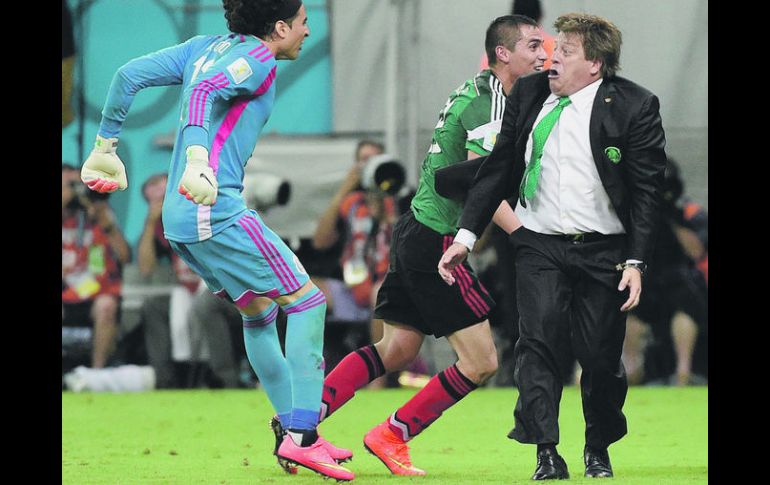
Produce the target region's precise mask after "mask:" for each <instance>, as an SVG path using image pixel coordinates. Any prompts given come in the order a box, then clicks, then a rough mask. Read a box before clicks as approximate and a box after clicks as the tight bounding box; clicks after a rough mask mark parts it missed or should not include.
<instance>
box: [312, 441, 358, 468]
mask: <svg viewBox="0 0 770 485" xmlns="http://www.w3.org/2000/svg"><path fill="white" fill-rule="evenodd" d="M318 441H321V444H322V445H323V447H324V448H326V451H327V452H328V453H329V456H331V457H332V458H333V459H334V461H336V462H337V463H345V462H346V461H350V460H351V459H353V452H352V451H350V450H347V449H345V448H337V447H336V446H334V445H333V444H331V443H329V442H328V441H326V440H325V439H323V438H321V437H320V436H319V437H318Z"/></svg>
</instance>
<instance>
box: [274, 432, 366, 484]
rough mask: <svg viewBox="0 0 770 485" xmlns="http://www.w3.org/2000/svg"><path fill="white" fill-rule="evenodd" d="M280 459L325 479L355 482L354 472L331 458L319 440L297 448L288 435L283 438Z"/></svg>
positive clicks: (322, 441)
mask: <svg viewBox="0 0 770 485" xmlns="http://www.w3.org/2000/svg"><path fill="white" fill-rule="evenodd" d="M277 456H278V459H279V460H281V459H283V460H285V461H287V462H289V463H292V464H294V465H299V466H301V467H304V468H307V469H308V470H312V471H314V472H316V473H318V474H321V475H323V476H325V477H329V478H335V479H337V481H348V480H353V478H354V477H355V475H353V472H351V471H350V470H348V469H347V468H345V467H344V466H342V465H340V464H339V463H337V462H336V461H334V458H332V457H331V456H329V452H328V451H327V450H326V447H325V446H324V440H323V439H322V438H318V439H317V440H316V442H315V443H313V444H312V445H310V446H297V444H296V443H294V440H293V439H291V436H289V435H288V434H287V435H286V436H285V437H284V438H283V442H282V443H281V446H280V447H279V448H278V454H277Z"/></svg>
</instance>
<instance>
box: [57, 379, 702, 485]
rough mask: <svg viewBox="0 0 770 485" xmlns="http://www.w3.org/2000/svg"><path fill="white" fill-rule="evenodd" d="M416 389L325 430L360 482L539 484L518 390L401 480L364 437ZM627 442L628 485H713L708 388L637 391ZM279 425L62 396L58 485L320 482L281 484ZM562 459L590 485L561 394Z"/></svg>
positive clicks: (150, 399) (191, 407)
mask: <svg viewBox="0 0 770 485" xmlns="http://www.w3.org/2000/svg"><path fill="white" fill-rule="evenodd" d="M414 393H415V391H414V390H409V389H385V390H366V391H360V392H359V393H358V394H357V395H356V397H355V398H354V399H353V400H352V401H351V402H350V403H348V404H347V405H346V406H344V407H343V408H342V409H340V410H339V411H338V412H337V413H336V414H334V415H333V416H332V417H331V418H329V420H328V421H326V422H324V423H323V424H322V425H321V427H320V431H321V432H322V434H323V435H324V437H326V438H327V439H329V440H330V441H332V442H334V443H335V444H336V445H338V446H344V447H347V448H350V449H351V450H352V451H353V453H354V457H353V461H352V462H351V463H349V464H348V466H349V468H350V469H351V470H352V471H353V472H354V473H355V474H356V479H355V482H358V483H367V484H370V483H371V484H389V485H394V484H396V483H412V482H417V483H421V484H423V483H424V484H466V483H467V484H472V483H474V484H487V483H500V484H511V483H522V484H524V483H532V482H531V480H529V477H530V476H531V475H532V472H533V471H534V468H535V452H534V446H532V445H522V444H519V443H518V442H516V441H513V440H510V439H508V438H507V437H506V434H507V433H508V431H509V430H510V428H511V426H512V424H513V405H514V403H515V399H516V390H515V389H513V388H496V389H481V390H479V391H476V392H474V393H473V394H471V395H470V396H469V397H467V398H466V399H463V400H462V401H460V402H459V403H458V404H457V405H456V406H454V407H453V408H451V409H449V410H448V411H447V412H446V413H444V416H443V417H442V418H441V419H439V420H438V421H436V422H435V423H434V424H433V425H432V426H431V427H430V428H429V429H428V430H426V431H425V432H424V433H423V434H421V435H420V436H418V437H417V438H415V439H414V441H412V442H411V450H412V461H413V462H414V464H415V465H416V466H418V467H420V468H423V469H425V470H426V471H427V472H428V475H427V476H425V477H413V478H406V477H394V476H392V475H390V473H389V472H388V471H387V469H386V468H385V467H384V466H383V465H382V464H381V463H380V461H379V460H377V459H376V458H374V457H373V456H371V455H369V454H368V453H367V452H366V451H365V450H364V449H363V445H362V441H361V440H362V438H363V435H364V434H365V433H366V432H367V431H368V430H369V429H370V428H371V427H373V426H374V425H376V424H377V423H378V422H380V421H382V420H384V419H385V418H386V417H387V416H388V415H389V414H390V413H392V412H393V411H394V410H395V409H397V408H398V407H399V406H400V405H401V404H402V403H404V402H405V401H406V400H407V399H408V398H409V397H410V396H412V395H413V394H414ZM624 411H625V413H626V416H627V418H628V423H629V434H628V435H627V436H626V437H624V438H623V439H622V440H620V441H619V442H617V443H615V444H614V445H612V446H611V447H610V455H611V457H612V463H613V468H614V471H615V477H616V478H615V480H614V481H613V482H616V483H623V484H662V483H677V484H687V483H698V484H703V483H707V481H708V388H707V387H690V388H682V389H678V388H644V387H635V388H631V389H630V390H629V393H628V398H627V400H626V404H625V407H624ZM271 415H272V411H271V408H270V404H269V403H268V401H267V397H266V395H265V394H264V392H262V391H254V390H217V391H210V390H195V391H156V392H150V393H140V394H73V393H70V392H64V393H62V484H77V485H81V484H83V485H85V484H100V485H101V484H142V485H144V484H148V485H149V484H185V485H187V484H246V483H249V484H251V483H272V484H276V485H281V484H285V485H301V484H306V483H315V484H318V483H334V482H322V481H321V477H319V476H318V475H316V474H314V473H311V472H310V471H307V470H304V469H300V472H299V474H298V475H294V476H290V475H287V474H285V473H284V472H283V471H282V470H281V469H280V468H279V467H278V465H276V463H275V459H274V457H273V456H272V453H271V452H272V447H273V435H272V432H271V431H270V429H269V427H268V420H269V418H270V416H271ZM560 423H561V444H560V445H559V452H560V453H561V455H562V456H564V459H565V460H566V461H567V465H568V466H569V470H570V474H571V477H572V478H571V483H572V482H575V483H593V484H595V483H596V482H595V480H593V481H591V480H589V479H585V478H583V464H582V449H583V429H584V423H583V415H582V411H581V406H580V393H579V391H578V389H576V388H575V387H567V388H565V390H564V395H563V398H562V406H561V418H560Z"/></svg>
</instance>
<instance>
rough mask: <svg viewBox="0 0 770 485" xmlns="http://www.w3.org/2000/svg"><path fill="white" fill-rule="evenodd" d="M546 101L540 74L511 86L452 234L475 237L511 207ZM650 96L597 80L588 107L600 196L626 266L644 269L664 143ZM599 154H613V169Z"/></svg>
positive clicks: (631, 86)
mask: <svg viewBox="0 0 770 485" xmlns="http://www.w3.org/2000/svg"><path fill="white" fill-rule="evenodd" d="M550 94H551V90H550V88H549V85H548V73H547V72H542V73H536V74H532V75H529V76H525V77H523V78H520V79H519V80H517V81H516V84H515V85H514V88H513V90H512V91H511V94H510V95H509V96H508V99H507V101H506V105H505V113H504V115H503V121H502V128H501V131H500V134H499V135H498V137H497V142H496V143H495V146H494V148H493V150H492V152H491V153H490V154H489V155H488V156H487V157H486V160H484V162H483V163H482V164H481V166H480V167H479V169H478V171H477V172H476V176H475V178H474V180H473V185H472V187H471V189H470V191H469V192H468V196H467V198H466V201H465V208H464V210H463V214H462V217H461V218H460V224H459V226H460V227H462V228H466V229H469V230H470V231H472V232H473V233H474V234H477V235H479V234H481V232H482V231H483V230H484V227H485V226H486V225H487V224H488V223H489V221H490V219H491V218H492V215H493V214H494V212H495V210H496V209H497V206H498V205H500V202H501V201H502V200H503V199H511V200H517V199H518V196H519V184H520V183H521V179H522V176H523V175H524V168H525V163H524V150H525V148H526V145H527V138H528V137H529V134H530V132H531V131H532V129H533V124H534V122H535V119H536V118H537V115H538V113H539V111H540V109H541V108H542V107H543V102H544V101H545V100H546V98H548V96H549V95H550ZM659 107H660V103H659V102H658V98H657V96H655V95H654V94H652V93H651V92H650V91H648V90H647V89H645V88H643V87H641V86H639V85H638V84H635V83H633V82H631V81H629V80H628V79H624V78H621V77H617V76H615V77H612V78H609V79H604V81H603V82H602V84H601V85H600V86H599V90H598V92H597V93H596V98H595V99H594V104H593V111H592V113H591V122H590V128H589V131H590V135H589V136H590V138H591V140H590V142H591V151H592V153H593V158H594V163H596V168H597V170H598V172H599V177H600V179H601V181H602V184H603V185H604V189H605V190H606V191H607V194H608V195H609V198H610V201H611V202H612V205H613V207H614V208H615V212H616V213H617V215H618V217H619V218H620V221H621V223H622V224H623V227H624V228H625V230H626V234H627V236H628V239H627V254H626V258H627V259H639V260H642V261H645V262H647V261H649V256H650V253H651V249H652V243H653V235H654V229H655V226H656V223H657V221H658V218H659V212H660V211H659V207H660V202H661V193H662V187H663V180H664V172H665V169H666V153H665V150H664V148H665V145H666V137H665V135H664V133H663V125H662V123H661V119H660V113H659ZM607 147H616V148H618V149H619V150H620V155H621V157H620V160H619V161H617V163H616V162H613V161H612V160H611V159H610V158H609V157H608V156H607V154H606V153H605V149H606V148H607Z"/></svg>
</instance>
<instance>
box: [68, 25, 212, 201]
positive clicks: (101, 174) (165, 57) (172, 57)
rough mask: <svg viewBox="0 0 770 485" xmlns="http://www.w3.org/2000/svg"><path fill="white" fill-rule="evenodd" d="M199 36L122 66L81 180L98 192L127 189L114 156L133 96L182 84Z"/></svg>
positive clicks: (111, 86)
mask: <svg viewBox="0 0 770 485" xmlns="http://www.w3.org/2000/svg"><path fill="white" fill-rule="evenodd" d="M200 39H202V37H200V36H199V37H194V38H192V39H190V40H188V41H187V42H185V43H183V44H179V45H176V46H172V47H168V48H165V49H161V50H159V51H157V52H153V53H151V54H147V55H144V56H142V57H137V58H136V59H132V60H130V61H128V62H127V63H126V64H124V65H123V66H121V67H120V68H119V69H118V71H117V72H116V73H115V75H114V76H113V78H112V82H111V83H110V88H109V90H108V92H107V101H106V102H105V104H104V108H103V109H102V120H101V123H100V124H99V131H98V132H97V134H96V141H95V143H94V148H93V150H92V151H91V154H90V155H89V156H88V158H87V159H86V161H85V162H84V163H83V167H82V169H81V175H80V177H81V179H82V180H83V182H84V183H85V184H86V185H88V187H89V188H91V189H92V190H96V191H97V192H114V191H115V190H118V189H120V190H125V189H126V187H128V180H127V179H126V168H125V166H124V165H123V162H122V161H121V160H120V158H119V157H118V155H117V153H116V152H117V147H118V139H119V138H120V130H121V128H122V126H123V122H124V121H125V119H126V116H128V111H129V109H130V108H131V104H132V103H133V101H134V97H135V96H136V94H137V93H138V92H139V91H141V90H142V89H144V88H148V87H152V86H169V85H173V84H181V82H182V75H183V72H184V66H185V63H186V62H187V59H188V57H189V56H190V52H191V51H192V49H193V47H194V46H195V45H196V44H197V43H199V42H200Z"/></svg>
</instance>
